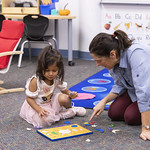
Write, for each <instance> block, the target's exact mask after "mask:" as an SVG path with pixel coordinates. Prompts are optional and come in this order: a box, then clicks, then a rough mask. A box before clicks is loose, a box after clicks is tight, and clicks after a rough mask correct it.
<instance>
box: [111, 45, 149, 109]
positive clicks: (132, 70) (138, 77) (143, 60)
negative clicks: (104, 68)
mask: <svg viewBox="0 0 150 150" xmlns="http://www.w3.org/2000/svg"><path fill="white" fill-rule="evenodd" d="M109 72H110V74H111V76H112V77H113V79H114V86H113V88H112V90H111V92H112V93H117V94H119V95H121V94H123V93H124V92H125V91H126V90H127V92H128V94H129V96H130V98H131V99H132V101H133V102H134V101H137V103H138V107H139V110H140V112H145V111H148V110H150V47H149V46H145V45H141V44H138V43H133V44H132V45H131V47H130V48H128V49H127V50H126V51H124V52H122V53H121V57H120V63H119V64H118V65H115V66H114V68H113V69H111V70H109Z"/></svg>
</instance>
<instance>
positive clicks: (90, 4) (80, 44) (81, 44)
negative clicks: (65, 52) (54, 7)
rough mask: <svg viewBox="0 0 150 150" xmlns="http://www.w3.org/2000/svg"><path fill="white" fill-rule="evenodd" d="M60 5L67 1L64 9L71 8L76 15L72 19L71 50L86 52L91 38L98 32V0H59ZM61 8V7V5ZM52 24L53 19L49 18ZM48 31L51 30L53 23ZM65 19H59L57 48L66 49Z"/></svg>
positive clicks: (72, 13)
mask: <svg viewBox="0 0 150 150" xmlns="http://www.w3.org/2000/svg"><path fill="white" fill-rule="evenodd" d="M60 2H61V6H64V5H65V4H66V3H67V2H69V4H68V6H67V8H66V9H69V10H71V15H74V16H76V19H73V20H72V24H73V26H72V30H73V40H72V41H73V43H72V44H73V50H79V51H83V52H88V47H89V43H90V42H91V40H92V38H93V37H94V36H95V35H96V34H97V33H99V32H100V3H99V2H100V0H93V1H91V0H60ZM61 8H62V7H61ZM50 22H51V23H52V24H53V21H52V20H50ZM49 28H51V29H50V30H49V31H51V32H53V31H54V28H53V25H52V26H51V27H49ZM67 38H68V32H67V21H66V20H60V21H59V48H60V49H67V48H68V43H67Z"/></svg>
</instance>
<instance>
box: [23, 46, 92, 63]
mask: <svg viewBox="0 0 150 150" xmlns="http://www.w3.org/2000/svg"><path fill="white" fill-rule="evenodd" d="M41 50H42V49H40V48H32V49H31V55H32V56H38V55H39V54H40V52H41ZM60 53H61V54H62V56H63V57H64V58H67V57H68V50H64V49H60ZM24 55H25V56H28V55H29V52H28V48H24ZM73 58H80V59H85V60H91V59H92V58H91V56H90V53H89V52H81V51H79V50H76V51H73Z"/></svg>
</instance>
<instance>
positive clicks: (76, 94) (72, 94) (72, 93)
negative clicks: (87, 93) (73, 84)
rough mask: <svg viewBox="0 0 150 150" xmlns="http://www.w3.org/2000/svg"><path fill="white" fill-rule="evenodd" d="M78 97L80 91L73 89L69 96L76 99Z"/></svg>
mask: <svg viewBox="0 0 150 150" xmlns="http://www.w3.org/2000/svg"><path fill="white" fill-rule="evenodd" d="M76 97H78V93H77V92H75V91H72V92H70V93H69V98H71V99H74V98H76Z"/></svg>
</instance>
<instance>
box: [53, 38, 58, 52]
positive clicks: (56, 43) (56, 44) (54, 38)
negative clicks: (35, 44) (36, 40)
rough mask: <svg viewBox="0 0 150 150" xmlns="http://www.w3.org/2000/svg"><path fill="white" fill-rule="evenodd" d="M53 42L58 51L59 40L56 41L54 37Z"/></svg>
mask: <svg viewBox="0 0 150 150" xmlns="http://www.w3.org/2000/svg"><path fill="white" fill-rule="evenodd" d="M52 40H53V41H54V43H55V48H56V50H58V45H57V40H56V39H55V38H54V37H52Z"/></svg>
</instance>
